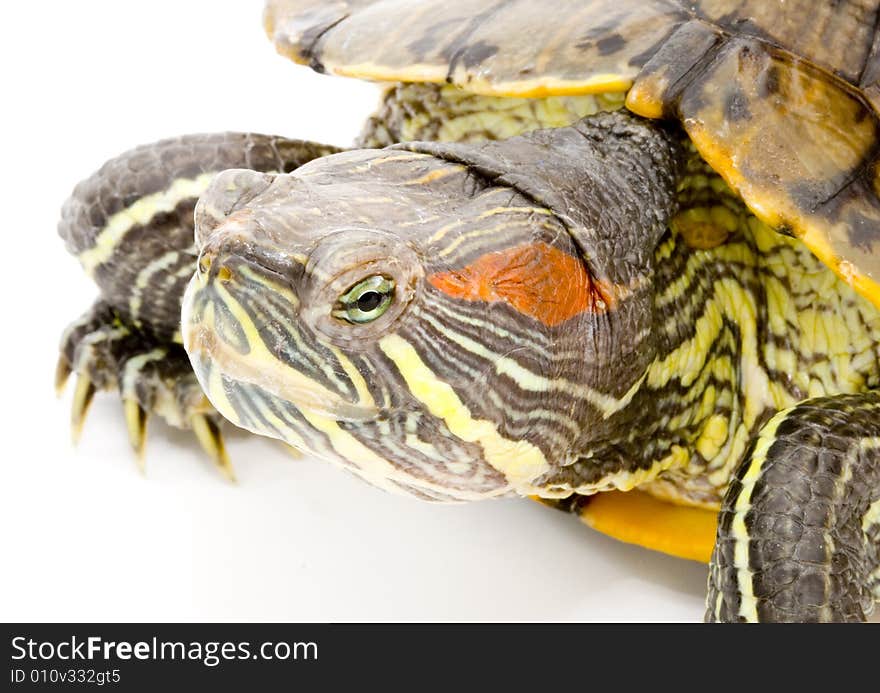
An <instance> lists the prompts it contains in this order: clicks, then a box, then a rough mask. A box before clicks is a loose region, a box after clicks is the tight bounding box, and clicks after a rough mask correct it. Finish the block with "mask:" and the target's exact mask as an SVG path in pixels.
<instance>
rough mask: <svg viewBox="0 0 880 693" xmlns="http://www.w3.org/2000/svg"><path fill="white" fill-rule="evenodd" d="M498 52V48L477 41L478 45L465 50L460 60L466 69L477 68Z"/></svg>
mask: <svg viewBox="0 0 880 693" xmlns="http://www.w3.org/2000/svg"><path fill="white" fill-rule="evenodd" d="M497 52H498V46H493V45H492V44H489V43H486V42H485V41H477V43H475V44H473V45H470V46H468V47H467V48H465V49H464V50H463V51H462V52H461V53H460V54H459V55H458V60H459V61H460V62H461V63H462V65H464V66H465V67H466V68H468V69H470V68H472V67H476V66H477V65H479V64H480V63H481V62H483V61H484V60H486V59H487V58H491V57H492V56H493V55H495V54H496V53H497Z"/></svg>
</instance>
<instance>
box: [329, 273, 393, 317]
mask: <svg viewBox="0 0 880 693" xmlns="http://www.w3.org/2000/svg"><path fill="white" fill-rule="evenodd" d="M392 300H394V280H393V279H389V278H388V277H385V276H383V275H381V274H374V275H373V276H371V277H367V278H366V279H364V280H362V281H359V282H358V283H357V284H355V285H354V286H353V287H351V288H350V289H349V290H348V291H346V292H345V293H344V294H342V296H340V297H339V300H338V301H337V304H336V307H335V308H334V310H333V317H334V318H339V319H340V320H345V321H346V322H350V323H354V324H356V325H361V324H363V323H367V322H372V321H373V320H375V319H376V318H378V317H380V316H381V315H382V314H383V313H384V312H385V311H386V310H388V306H390V305H391V301H392Z"/></svg>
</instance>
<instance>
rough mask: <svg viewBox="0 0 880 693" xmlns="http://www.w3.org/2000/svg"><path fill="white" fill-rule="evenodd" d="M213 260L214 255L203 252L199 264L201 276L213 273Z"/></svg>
mask: <svg viewBox="0 0 880 693" xmlns="http://www.w3.org/2000/svg"><path fill="white" fill-rule="evenodd" d="M213 259H214V258H213V253H210V252H203V253H202V254H201V255H199V262H198V264H197V269H198V272H199V274H201V275H207V274H208V272H210V271H211V263H212V261H213Z"/></svg>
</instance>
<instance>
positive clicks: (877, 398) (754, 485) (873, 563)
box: [706, 391, 880, 621]
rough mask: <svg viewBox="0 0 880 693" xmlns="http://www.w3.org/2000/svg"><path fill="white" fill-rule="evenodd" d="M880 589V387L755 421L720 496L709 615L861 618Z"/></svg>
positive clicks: (712, 617)
mask: <svg viewBox="0 0 880 693" xmlns="http://www.w3.org/2000/svg"><path fill="white" fill-rule="evenodd" d="M878 598H880V392H877V391H874V392H869V393H865V394H861V395H840V396H836V397H825V398H819V399H813V400H808V401H806V402H803V403H801V404H799V405H797V406H796V407H794V408H792V409H789V410H787V411H783V412H781V413H779V414H778V415H777V416H775V417H774V418H773V419H771V420H770V422H769V423H767V424H766V425H765V426H764V428H763V429H762V430H761V433H760V435H759V436H758V438H757V439H756V440H755V442H754V443H753V445H752V447H751V449H750V452H749V454H748V455H747V456H746V458H745V460H744V462H743V463H742V465H741V466H740V468H739V470H738V472H737V474H736V476H735V478H734V479H733V481H732V482H731V486H730V489H729V491H728V493H727V496H726V498H725V500H724V504H723V506H722V510H721V514H720V516H719V523H718V537H717V543H716V546H715V552H714V554H713V556H712V562H711V567H710V573H709V595H708V599H707V607H708V608H707V613H706V619H707V620H709V621H863V620H865V618H866V617H867V616H868V615H869V614H870V613H871V612H872V611H873V608H874V603H875V600H876V599H878Z"/></svg>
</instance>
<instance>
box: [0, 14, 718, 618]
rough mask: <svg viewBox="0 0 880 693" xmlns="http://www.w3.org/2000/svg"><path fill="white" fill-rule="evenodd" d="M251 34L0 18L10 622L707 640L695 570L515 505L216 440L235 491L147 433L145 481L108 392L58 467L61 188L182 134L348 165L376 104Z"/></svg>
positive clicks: (251, 443)
mask: <svg viewBox="0 0 880 693" xmlns="http://www.w3.org/2000/svg"><path fill="white" fill-rule="evenodd" d="M260 13H261V3H260V2H258V1H257V0H251V1H250V2H239V3H217V2H210V1H208V0H199V1H194V0H186V1H183V0H177V1H175V2H169V1H167V0H161V1H160V0H151V1H150V2H137V3H135V2H125V1H120V0H116V1H110V2H96V1H91V2H88V1H84V2H77V3H72V2H61V1H58V2H40V3H36V2H31V3H16V4H15V5H14V9H6V10H5V13H4V21H3V23H2V24H3V26H2V32H3V36H2V41H0V51H2V55H0V58H2V65H3V82H4V89H3V97H2V98H3V101H4V104H3V106H2V109H0V118H2V141H3V164H2V167H0V169H2V176H3V180H2V201H0V205H2V207H0V208H2V239H3V243H2V256H0V260H2V264H0V268H2V271H0V282H2V286H0V289H2V290H0V297H2V299H0V300H2V302H3V303H2V323H0V349H2V353H0V364H2V370H0V373H2V387H0V421H2V438H0V445H2V448H0V459H2V480H0V550H2V556H3V558H2V571H0V620H25V621H33V620H92V621H99V620H111V621H127V620H150V621H153V620H332V621H342V620H399V619H403V620H424V619H442V620H484V619H493V620H494V619H500V620H532V619H539V620H568V619H577V620H590V621H592V620H613V621H616V620H639V621H654V620H687V621H696V620H699V619H701V618H702V613H703V596H704V595H703V593H704V588H705V576H706V569H705V567H704V566H700V565H698V564H695V563H689V562H685V561H679V560H676V559H672V558H668V557H665V556H661V555H659V554H654V553H651V552H648V551H645V550H642V549H637V548H634V547H629V546H625V545H623V544H619V543H617V542H615V541H612V540H610V539H607V538H605V537H602V536H599V535H597V534H595V533H593V532H592V531H591V530H588V529H587V528H586V527H583V526H581V525H580V524H579V523H578V522H576V521H575V520H574V519H573V518H571V517H568V516H566V515H564V514H562V513H557V512H554V511H551V510H548V509H545V508H542V507H540V506H538V505H537V504H535V503H531V502H529V501H525V500H522V501H514V500H511V501H494V502H484V503H477V504H472V505H467V506H436V505H429V504H424V503H420V502H418V501H414V500H409V499H407V498H398V497H392V496H389V495H387V494H385V493H383V492H381V491H376V490H373V489H371V488H370V487H368V486H366V485H364V484H363V483H362V482H359V481H357V480H355V479H354V478H351V477H349V476H348V475H347V474H345V473H344V472H342V471H340V470H338V469H336V468H332V467H330V466H328V465H326V464H321V463H318V462H316V461H313V460H308V459H301V460H295V459H291V457H290V456H288V455H287V453H285V452H284V451H283V450H282V449H281V448H280V446H279V445H277V444H275V443H273V442H271V441H268V440H261V439H257V438H255V437H249V436H246V435H236V436H233V437H232V438H231V440H230V441H229V447H230V453H231V456H232V459H233V463H234V465H235V468H236V471H237V474H238V478H239V482H238V484H237V485H232V484H229V483H227V482H225V481H224V480H223V479H222V478H221V476H220V475H219V474H218V473H217V472H216V471H215V470H214V469H213V468H212V467H211V466H210V464H209V463H208V461H207V460H206V458H205V457H204V456H203V454H202V453H201V451H200V450H199V448H198V446H197V445H196V443H195V442H194V440H193V439H191V437H190V436H189V435H186V434H183V433H180V432H176V431H171V430H169V429H168V428H166V427H165V426H164V425H160V424H159V423H158V422H154V423H153V425H151V427H150V432H149V440H148V446H147V477H146V478H144V477H142V476H141V475H140V474H139V473H138V472H137V469H136V466H135V463H134V460H133V457H132V453H131V452H130V449H129V447H128V440H127V437H126V433H125V428H124V423H123V416H122V410H121V407H120V406H119V402H118V400H117V398H116V397H115V396H112V395H108V394H103V395H99V396H98V397H97V398H96V401H95V403H94V405H93V409H92V412H91V415H90V417H89V419H88V421H87V423H86V427H85V432H84V435H83V439H82V442H81V444H80V445H79V447H78V449H74V448H73V447H72V445H71V443H70V438H69V433H68V416H69V404H70V394H71V392H70V389H69V390H68V392H67V393H66V394H65V396H64V397H63V398H62V399H61V400H60V401H58V400H56V399H55V397H54V396H53V391H52V376H53V369H54V364H55V359H56V354H57V343H58V338H59V334H60V332H61V330H62V329H63V328H64V327H65V325H66V324H67V323H68V322H69V321H71V320H72V319H74V318H75V317H77V316H78V315H79V314H80V313H81V312H82V311H84V310H85V309H86V308H87V307H88V306H89V305H90V303H91V301H92V299H93V297H94V295H95V288H94V287H93V286H92V285H91V284H90V282H89V280H88V279H87V278H86V277H85V275H84V274H83V273H82V272H81V271H80V269H79V266H78V264H77V262H76V261H75V260H74V258H72V257H71V256H69V255H67V253H66V252H65V251H64V248H63V245H62V242H61V241H60V240H59V238H58V237H57V235H56V231H55V226H56V223H57V218H58V209H59V207H60V205H61V203H62V201H63V200H64V198H65V197H66V195H67V194H68V193H69V191H70V189H71V188H72V186H73V184H74V183H75V182H76V181H77V180H78V179H79V178H81V177H83V176H85V175H88V174H89V173H91V172H92V171H93V170H94V169H96V168H97V167H98V166H99V165H100V164H101V163H102V162H103V161H104V160H105V159H107V158H109V157H111V156H114V155H116V154H118V153H120V152H122V151H123V150H125V149H127V148H128V147H130V146H133V145H135V144H138V143H142V142H149V141H151V140H155V139H158V138H161V137H166V136H171V135H175V134H180V133H183V132H199V131H213V130H226V129H229V130H253V131H262V132H269V133H276V134H284V135H290V136H296V137H301V138H309V139H316V140H323V141H326V142H331V143H335V144H340V145H346V144H349V143H350V142H351V141H352V139H353V138H354V136H355V135H356V134H357V132H358V130H359V129H360V124H361V122H362V121H363V119H364V118H365V117H366V116H367V114H368V113H369V112H370V111H371V110H372V108H373V107H374V106H375V104H376V101H377V94H378V92H377V89H376V87H374V86H372V85H367V84H363V83H357V82H353V81H348V80H342V79H336V78H329V77H324V76H319V75H315V74H312V73H311V72H310V71H309V70H308V69H306V68H303V67H299V66H295V65H293V64H292V63H290V62H288V61H286V60H284V59H282V58H281V57H280V56H277V55H276V54H275V53H274V50H273V48H272V46H271V44H270V43H269V42H268V41H267V40H266V38H265V36H264V35H263V32H262V29H261V24H260ZM71 389H72V388H71Z"/></svg>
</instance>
